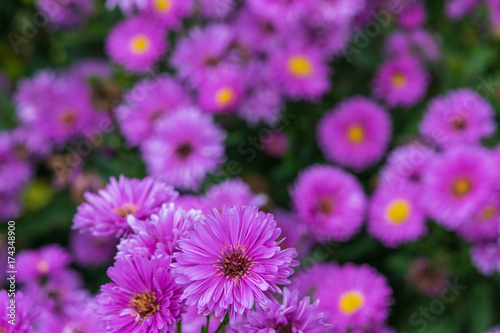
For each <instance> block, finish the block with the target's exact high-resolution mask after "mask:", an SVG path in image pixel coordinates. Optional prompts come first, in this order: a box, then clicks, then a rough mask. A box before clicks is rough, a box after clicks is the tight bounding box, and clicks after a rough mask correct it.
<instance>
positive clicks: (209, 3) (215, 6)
mask: <svg viewBox="0 0 500 333" xmlns="http://www.w3.org/2000/svg"><path fill="white" fill-rule="evenodd" d="M200 5H201V12H202V14H203V15H204V16H205V17H208V18H213V19H223V18H225V17H226V16H227V15H229V13H231V10H232V9H233V8H235V7H236V2H235V0H200Z"/></svg>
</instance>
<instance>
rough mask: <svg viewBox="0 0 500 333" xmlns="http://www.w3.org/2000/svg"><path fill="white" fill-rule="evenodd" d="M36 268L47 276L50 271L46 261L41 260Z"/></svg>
mask: <svg viewBox="0 0 500 333" xmlns="http://www.w3.org/2000/svg"><path fill="white" fill-rule="evenodd" d="M36 268H37V269H38V271H39V272H40V273H41V274H47V272H48V271H49V264H47V262H46V261H45V260H41V261H39V262H38V264H37V265H36Z"/></svg>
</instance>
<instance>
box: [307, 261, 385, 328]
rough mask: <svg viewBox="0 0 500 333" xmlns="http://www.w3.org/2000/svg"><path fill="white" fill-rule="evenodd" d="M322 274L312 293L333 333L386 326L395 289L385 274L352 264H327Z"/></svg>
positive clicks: (368, 267) (366, 266) (365, 266)
mask: <svg viewBox="0 0 500 333" xmlns="http://www.w3.org/2000/svg"><path fill="white" fill-rule="evenodd" d="M321 271H322V274H323V275H321V278H320V280H319V283H316V284H314V288H315V290H314V291H313V293H312V294H313V296H314V297H315V298H317V299H319V301H320V303H319V306H318V310H317V311H319V312H324V314H325V317H324V318H325V322H326V323H328V324H331V325H333V327H334V332H339V333H343V332H348V331H349V330H352V331H354V332H358V331H359V332H365V331H366V330H369V329H372V328H377V327H380V326H381V325H382V324H383V323H384V321H385V320H386V318H387V317H388V315H389V307H390V305H391V303H392V300H391V294H392V290H391V288H390V287H389V284H388V282H387V279H386V278H385V277H384V276H383V275H381V274H380V273H378V272H377V271H376V270H375V269H374V268H372V267H370V266H368V265H361V266H356V265H353V264H345V265H344V266H342V267H339V266H337V265H324V266H323V268H322V269H321ZM304 274H306V275H305V276H310V274H307V272H306V273H304ZM300 281H302V279H301V280H300Z"/></svg>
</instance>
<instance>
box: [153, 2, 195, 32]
mask: <svg viewBox="0 0 500 333" xmlns="http://www.w3.org/2000/svg"><path fill="white" fill-rule="evenodd" d="M192 8H193V0H150V1H148V4H147V6H146V8H145V10H144V12H145V13H146V14H147V15H149V16H151V17H152V18H153V19H156V20H158V21H159V22H161V23H162V24H164V25H165V27H166V28H171V29H177V28H179V27H180V25H181V21H182V19H183V18H186V17H188V16H189V15H190V14H191V11H192Z"/></svg>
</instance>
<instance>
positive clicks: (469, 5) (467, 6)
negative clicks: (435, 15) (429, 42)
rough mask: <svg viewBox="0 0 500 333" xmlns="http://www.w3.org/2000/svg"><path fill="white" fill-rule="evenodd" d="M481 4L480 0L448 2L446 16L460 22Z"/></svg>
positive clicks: (452, 0) (453, 0)
mask: <svg viewBox="0 0 500 333" xmlns="http://www.w3.org/2000/svg"><path fill="white" fill-rule="evenodd" d="M479 3H480V1H479V0H448V1H447V2H446V6H445V13H446V16H448V17H449V18H451V19H454V20H458V19H460V18H462V17H463V16H464V15H466V14H468V13H470V12H471V11H472V10H474V8H475V7H476V6H477V5H478V4H479Z"/></svg>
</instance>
